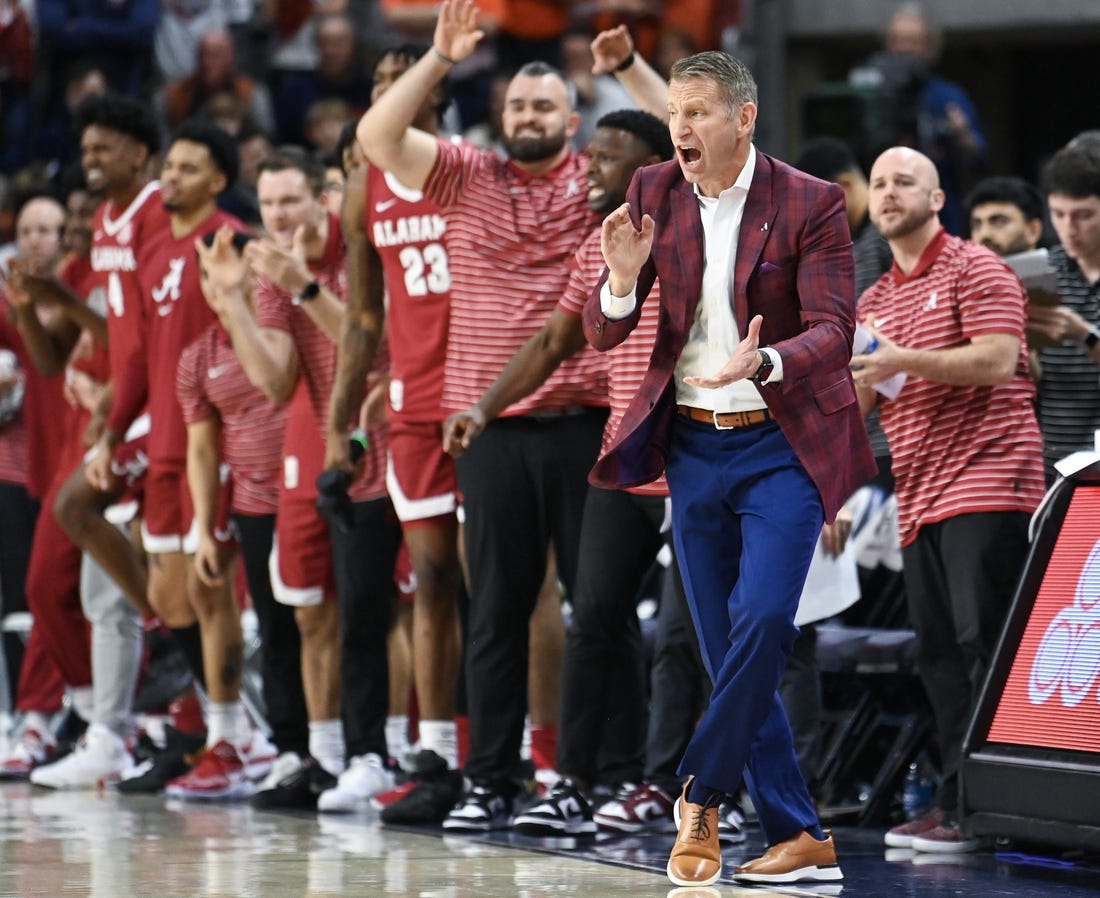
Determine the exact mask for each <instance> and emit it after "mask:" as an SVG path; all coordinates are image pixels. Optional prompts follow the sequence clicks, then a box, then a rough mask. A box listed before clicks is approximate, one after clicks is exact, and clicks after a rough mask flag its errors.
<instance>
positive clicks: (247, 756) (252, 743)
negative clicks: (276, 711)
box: [238, 730, 279, 782]
mask: <svg viewBox="0 0 1100 898" xmlns="http://www.w3.org/2000/svg"><path fill="white" fill-rule="evenodd" d="M238 751H239V752H240V755H241V760H242V761H244V773H245V776H247V777H248V778H249V779H250V780H252V782H257V781H258V780H262V779H263V778H264V777H266V776H267V775H268V774H269V773H270V772H271V768H272V767H273V766H274V764H275V759H276V758H278V757H279V749H277V748H276V747H275V743H273V742H272V741H271V740H270V739H268V738H267V736H265V735H264V734H263V732H262V731H261V730H253V731H252V737H251V739H249V742H248V744H247V745H242V746H241V747H240V748H239V749H238Z"/></svg>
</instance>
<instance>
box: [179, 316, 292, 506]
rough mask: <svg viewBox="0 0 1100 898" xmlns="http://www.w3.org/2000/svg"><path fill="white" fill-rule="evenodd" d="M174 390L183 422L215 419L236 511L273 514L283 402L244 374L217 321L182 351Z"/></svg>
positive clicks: (279, 470) (277, 491) (277, 488)
mask: <svg viewBox="0 0 1100 898" xmlns="http://www.w3.org/2000/svg"><path fill="white" fill-rule="evenodd" d="M176 393H177V395H178V397H179V403H180V408H181V409H183V420H184V422H185V423H186V424H189V425H190V424H197V423H198V422H200V421H209V420H211V419H212V418H216V419H218V421H219V422H220V425H221V455H222V461H224V462H225V463H227V464H228V465H229V471H230V475H231V476H232V478H233V491H232V495H233V502H232V509H231V510H232V511H233V512H234V513H235V514H247V515H262V514H275V510H276V505H277V500H278V498H279V476H280V474H281V473H282V454H283V453H282V447H283V433H284V430H285V427H286V418H287V406H285V405H284V406H283V407H282V408H279V407H277V406H275V405H274V404H273V403H272V402H271V401H270V400H269V399H268V398H267V397H266V396H264V394H263V392H262V391H261V390H260V389H259V388H258V387H256V386H254V385H253V384H252V382H251V381H250V380H249V379H248V375H246V374H245V373H244V368H242V367H241V362H240V359H238V358H237V353H236V352H235V351H234V350H233V343H232V341H231V340H230V339H229V335H228V334H227V333H226V332H225V330H224V329H223V328H222V326H221V325H220V324H218V323H217V322H215V323H214V324H212V325H210V327H208V328H207V329H206V330H205V331H203V332H202V333H201V334H199V337H198V339H196V340H195V341H194V342H193V343H191V344H190V345H189V346H188V347H187V348H186V349H184V351H183V354H182V355H181V356H180V362H179V369H178V371H177V372H176Z"/></svg>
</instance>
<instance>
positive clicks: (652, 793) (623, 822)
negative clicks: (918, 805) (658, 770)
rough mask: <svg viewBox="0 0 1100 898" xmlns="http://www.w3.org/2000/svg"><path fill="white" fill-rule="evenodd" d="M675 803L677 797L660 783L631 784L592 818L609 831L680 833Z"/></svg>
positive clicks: (597, 824) (601, 806) (599, 809)
mask: <svg viewBox="0 0 1100 898" xmlns="http://www.w3.org/2000/svg"><path fill="white" fill-rule="evenodd" d="M673 804H674V800H673V798H672V797H671V796H670V795H669V794H668V793H667V792H666V791H665V790H664V789H662V788H661V787H660V786H655V785H653V784H652V783H649V784H643V785H641V786H634V785H632V784H627V786H625V787H624V788H623V789H622V790H621V791H620V792H619V793H618V794H617V795H616V796H615V797H614V798H613V799H611V801H608V802H606V803H604V804H602V805H600V807H599V808H597V809H596V812H595V813H594V814H593V815H592V819H593V820H595V821H596V826H598V827H599V828H600V829H601V830H604V831H605V832H614V833H631V834H633V833H670V832H676V823H675V821H674V820H673V819H672V808H673Z"/></svg>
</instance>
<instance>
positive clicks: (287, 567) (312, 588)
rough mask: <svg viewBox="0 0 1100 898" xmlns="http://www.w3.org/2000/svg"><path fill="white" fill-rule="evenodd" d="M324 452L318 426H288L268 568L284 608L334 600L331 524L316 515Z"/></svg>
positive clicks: (291, 422)
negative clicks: (330, 540)
mask: <svg viewBox="0 0 1100 898" xmlns="http://www.w3.org/2000/svg"><path fill="white" fill-rule="evenodd" d="M324 451H325V446H324V442H323V441H322V440H321V436H320V434H319V433H318V432H317V428H316V427H315V426H308V427H297V426H293V421H290V422H288V426H287V431H286V438H285V442H284V446H283V480H282V483H281V484H280V485H279V509H278V512H277V513H276V516H275V542H274V544H273V545H272V548H271V558H270V563H269V570H270V573H271V591H272V593H274V595H275V598H276V599H277V600H278V601H279V602H281V603H282V604H284V605H292V606H294V607H307V606H312V605H319V604H321V603H322V602H324V601H326V600H330V599H334V598H335V596H336V583H335V579H334V577H333V573H332V545H331V543H330V542H329V532H328V523H327V522H326V521H325V519H324V518H322V517H321V515H320V514H319V513H318V511H317V475H318V474H320V473H321V466H322V465H323V464H324Z"/></svg>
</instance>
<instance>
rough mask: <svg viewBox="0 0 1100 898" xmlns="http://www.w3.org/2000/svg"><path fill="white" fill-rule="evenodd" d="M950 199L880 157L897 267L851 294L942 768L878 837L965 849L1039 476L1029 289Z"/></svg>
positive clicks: (904, 159)
mask: <svg viewBox="0 0 1100 898" xmlns="http://www.w3.org/2000/svg"><path fill="white" fill-rule="evenodd" d="M943 204H944V193H943V191H942V190H941V189H940V187H939V184H938V181H937V176H936V169H935V166H934V165H933V163H932V161H931V160H930V159H929V158H928V157H927V156H925V155H923V154H921V153H919V152H917V151H916V150H912V149H909V148H906V147H894V148H892V149H890V150H887V151H886V152H885V153H883V154H882V155H881V156H879V157H878V159H877V160H876V161H875V164H874V166H873V167H872V169H871V220H872V221H873V222H874V224H875V226H876V227H877V228H878V229H879V231H881V232H882V235H883V236H884V237H885V238H886V239H887V240H888V241H890V249H891V250H892V252H893V254H894V267H893V268H891V270H890V271H888V272H887V273H886V274H884V275H883V276H882V277H881V278H880V279H879V280H878V282H877V283H875V284H874V286H872V287H871V288H870V289H868V290H867V291H866V292H865V293H864V294H863V296H862V297H861V299H860V303H859V313H860V316H861V318H862V320H863V322H864V327H866V328H867V330H868V331H870V333H871V335H872V337H873V339H874V340H875V341H876V344H877V345H876V347H875V348H874V349H873V351H871V352H870V353H867V354H861V355H857V356H855V357H854V358H853V359H852V363H851V366H852V369H853V370H854V371H855V373H856V386H857V389H858V390H859V393H860V403H861V405H862V406H863V408H864V409H865V410H869V409H870V408H871V407H872V406H873V405H875V404H876V401H877V404H878V406H879V408H880V409H881V416H880V417H881V421H882V426H883V429H884V430H885V431H886V435H887V437H888V438H889V440H890V446H891V448H892V449H893V471H894V476H895V478H896V484H897V499H898V531H899V538H900V540H901V546H902V557H903V560H904V571H903V575H904V578H905V590H906V595H907V598H908V602H909V617H910V621H911V622H912V625H913V628H914V629H915V630H916V632H917V638H918V655H917V667H918V670H919V672H920V675H921V679H922V681H923V682H924V687H925V691H926V692H927V693H928V698H929V701H930V702H931V705H932V711H933V714H934V716H935V723H936V730H937V737H938V741H939V748H940V760H941V763H942V773H943V779H942V782H941V783H940V787H939V789H938V791H937V794H936V801H935V809H934V810H933V811H931V812H930V813H928V814H926V815H924V816H921V817H918V818H917V819H916V820H913V821H910V822H909V823H905V824H902V825H900V826H897V827H894V828H893V829H891V830H890V831H889V832H888V833H887V834H886V844H887V845H889V846H892V847H897V848H913V849H916V850H918V851H926V852H965V851H973V850H975V849H977V848H978V847H979V846H980V844H981V842H980V840H978V839H974V838H969V837H967V836H966V835H965V834H964V833H963V831H962V829H961V827H960V825H959V816H958V777H959V769H960V765H961V763H962V743H963V737H964V736H965V734H966V728H967V725H968V724H969V722H970V718H971V715H972V713H973V710H974V706H975V704H976V702H977V699H978V694H979V691H980V690H981V688H982V684H983V682H984V680H985V675H986V672H987V670H988V667H989V662H990V660H991V657H992V654H993V649H994V646H995V644H996V640H997V638H998V636H999V635H1000V631H1001V626H1002V624H1003V622H1004V619H1005V615H1006V614H1007V612H1008V608H1009V603H1010V602H1011V601H1012V596H1013V593H1014V591H1015V589H1016V581H1017V579H1018V577H1019V575H1020V572H1021V571H1022V569H1023V563H1024V560H1025V558H1026V557H1027V543H1028V540H1027V527H1028V518H1029V516H1030V514H1031V512H1033V511H1034V510H1035V508H1036V507H1037V506H1038V504H1039V501H1040V500H1041V499H1042V496H1043V471H1042V449H1041V439H1040V436H1039V428H1038V424H1037V422H1036V420H1035V412H1034V408H1033V405H1034V399H1035V388H1034V386H1033V384H1032V382H1031V379H1030V376H1029V374H1028V363H1027V351H1026V343H1025V341H1024V324H1025V320H1026V314H1027V298H1026V296H1025V294H1024V290H1023V286H1022V285H1021V284H1020V281H1019V279H1018V278H1017V277H1016V276H1015V275H1014V274H1013V273H1012V271H1011V270H1010V269H1009V268H1008V266H1007V265H1005V264H1004V263H1003V262H1002V261H1001V260H1000V259H999V258H998V257H997V256H996V255H995V254H993V253H992V252H990V251H989V250H987V249H986V248H984V247H979V246H977V245H976V244H973V243H970V242H968V241H965V240H962V239H960V238H958V237H952V236H950V235H948V234H947V233H946V232H945V231H944V229H943V226H942V225H941V223H940V220H939V215H938V213H939V211H940V210H941V209H942V208H943ZM898 373H904V374H905V375H906V377H907V380H906V382H905V385H904V387H903V388H902V390H901V392H900V393H899V394H898V395H897V397H896V398H895V399H884V398H883V397H881V395H880V394H878V393H877V392H875V390H874V385H875V384H878V383H880V382H881V381H883V380H884V379H886V378H888V377H891V376H893V375H895V374H898Z"/></svg>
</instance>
